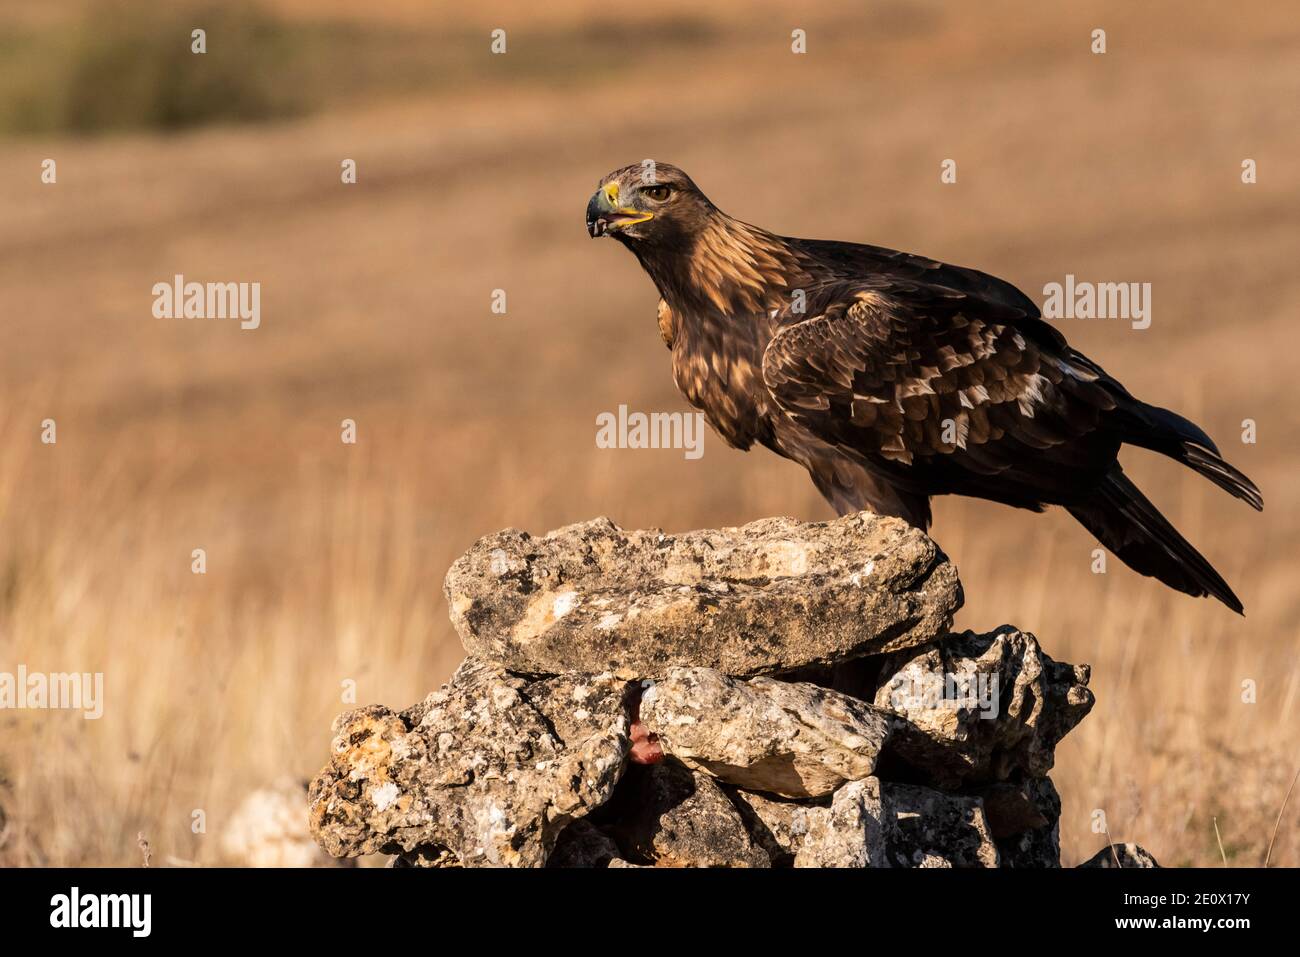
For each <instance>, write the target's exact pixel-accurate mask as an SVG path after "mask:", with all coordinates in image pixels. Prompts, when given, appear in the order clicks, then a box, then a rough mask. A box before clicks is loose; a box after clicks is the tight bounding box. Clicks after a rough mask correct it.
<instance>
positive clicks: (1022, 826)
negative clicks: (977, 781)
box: [980, 778, 1061, 868]
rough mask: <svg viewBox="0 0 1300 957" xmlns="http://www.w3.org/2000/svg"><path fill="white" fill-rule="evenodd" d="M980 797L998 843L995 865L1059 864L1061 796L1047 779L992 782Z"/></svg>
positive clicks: (1055, 865) (1030, 865)
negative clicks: (997, 862)
mask: <svg viewBox="0 0 1300 957" xmlns="http://www.w3.org/2000/svg"><path fill="white" fill-rule="evenodd" d="M980 797H981V798H982V799H983V801H984V811H985V814H986V815H987V816H988V821H989V830H990V831H991V832H992V834H993V839H994V840H995V841H996V842H997V845H998V858H999V862H1000V863H999V866H1001V867H1031V868H1043V867H1048V868H1050V867H1060V866H1061V832H1060V820H1061V796H1060V795H1059V794H1057V793H1056V788H1055V786H1053V784H1052V782H1051V779H1050V778H1034V779H1031V780H1028V781H1022V782H1018V783H1012V782H1001V783H998V784H992V785H989V786H988V787H986V788H983V789H982V790H981V791H980Z"/></svg>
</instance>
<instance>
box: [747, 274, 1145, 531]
mask: <svg viewBox="0 0 1300 957" xmlns="http://www.w3.org/2000/svg"><path fill="white" fill-rule="evenodd" d="M778 321H779V323H780V325H779V328H778V331H777V333H776V335H775V336H774V337H773V338H772V340H771V342H770V343H769V345H768V347H767V349H766V352H765V354H764V357H763V379H764V383H765V385H766V386H767V388H768V390H769V391H770V392H771V394H772V397H773V398H774V400H775V401H776V403H777V405H778V406H779V407H780V408H781V409H782V410H784V411H785V412H786V413H787V414H788V415H789V416H790V417H791V418H792V419H793V420H794V421H795V422H796V423H798V424H799V425H801V426H802V427H804V428H806V429H807V430H808V431H809V432H811V433H812V434H813V435H815V436H817V437H818V438H820V439H822V440H823V441H825V442H827V443H829V444H831V445H833V446H835V447H837V448H840V449H842V450H845V451H847V452H851V453H852V454H854V455H855V457H857V458H858V459H859V460H861V461H863V462H864V463H866V464H867V465H868V466H869V467H870V468H872V469H873V470H874V471H876V472H877V473H878V474H883V475H885V476H887V477H888V478H889V479H890V480H891V481H893V482H895V483H897V484H898V485H899V486H900V487H902V488H905V489H910V490H912V491H915V492H921V493H924V494H940V493H949V492H951V493H959V494H965V495H977V496H980V497H983V498H991V499H994V500H996V501H1001V502H1006V503H1007V504H1011V505H1019V506H1022V507H1026V508H1040V507H1041V505H1042V504H1043V503H1052V502H1056V503H1068V502H1070V501H1074V500H1077V499H1078V498H1079V497H1080V496H1082V495H1086V494H1087V492H1088V491H1089V490H1090V483H1095V482H1096V481H1097V480H1098V479H1099V477H1100V476H1101V475H1102V474H1104V473H1105V471H1106V469H1108V468H1109V467H1110V465H1111V463H1113V462H1114V459H1115V453H1116V451H1117V450H1118V448H1119V439H1118V438H1116V437H1115V436H1114V435H1113V434H1111V433H1110V431H1109V430H1108V429H1106V428H1105V427H1104V426H1103V425H1102V419H1103V416H1104V415H1105V413H1107V412H1108V411H1109V410H1111V409H1113V408H1115V405H1116V399H1117V395H1116V393H1115V391H1114V389H1113V388H1112V384H1114V386H1116V387H1118V384H1117V383H1114V381H1113V380H1111V379H1110V378H1109V377H1107V376H1106V375H1105V373H1104V372H1103V371H1102V370H1101V369H1099V368H1098V367H1096V366H1095V365H1093V364H1092V363H1091V362H1089V361H1088V360H1087V359H1086V358H1084V357H1083V356H1080V355H1079V354H1078V353H1075V352H1074V351H1073V350H1071V349H1070V348H1069V347H1068V346H1067V345H1066V344H1065V341H1064V339H1063V338H1062V337H1061V336H1060V335H1059V333H1057V332H1056V331H1055V330H1053V329H1052V328H1051V327H1050V326H1048V325H1047V324H1046V323H1044V322H1042V320H1040V319H1038V317H1037V316H1036V315H1027V314H1026V312H1025V310H1024V309H1023V308H1020V307H1019V306H1018V305H1016V304H1013V303H1008V302H1005V301H999V300H998V299H995V298H992V297H984V296H981V295H979V294H978V293H973V292H971V291H963V290H958V289H954V288H949V287H946V286H943V285H938V284H933V283H923V282H919V283H916V282H906V281H900V280H897V279H895V280H891V281H888V282H882V281H879V280H877V281H867V282H863V283H852V282H842V283H835V284H832V285H827V286H823V287H820V288H818V289H815V290H812V291H810V292H809V293H808V294H807V301H806V308H805V313H804V315H803V316H799V315H792V314H789V313H786V314H783V315H780V316H779V317H778ZM1121 391H1122V389H1121Z"/></svg>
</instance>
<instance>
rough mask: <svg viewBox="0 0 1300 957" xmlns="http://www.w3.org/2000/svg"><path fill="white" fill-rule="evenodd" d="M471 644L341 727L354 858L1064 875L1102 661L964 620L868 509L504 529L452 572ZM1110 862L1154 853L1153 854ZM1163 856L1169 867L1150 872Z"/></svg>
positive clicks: (334, 794)
mask: <svg viewBox="0 0 1300 957" xmlns="http://www.w3.org/2000/svg"><path fill="white" fill-rule="evenodd" d="M445 590H446V594H447V598H448V604H449V608H450V611H451V617H452V621H453V623H454V625H455V627H456V629H457V631H458V633H459V634H460V637H461V639H462V642H463V644H464V646H465V650H466V652H467V654H468V657H467V658H466V659H465V661H464V663H463V664H462V665H461V666H460V668H459V669H458V670H457V671H456V673H455V674H454V675H453V676H452V678H451V680H450V681H449V682H448V683H447V685H445V686H444V687H443V688H441V689H440V690H438V691H435V692H433V693H432V694H430V695H429V696H428V697H426V698H425V699H424V700H423V701H421V702H419V703H418V704H416V705H414V706H412V707H410V708H407V709H406V710H405V711H400V712H395V711H391V710H389V709H388V708H385V707H382V706H379V705H372V706H370V707H366V708H360V709H357V710H354V711H350V712H347V713H346V714H343V715H341V716H340V717H339V718H338V719H337V720H336V721H335V724H334V733H335V737H334V740H333V745H332V751H331V757H330V760H329V763H328V764H327V765H326V766H325V767H324V768H323V769H322V771H321V772H320V774H318V775H317V777H316V779H315V780H314V781H313V782H312V785H311V788H310V792H309V805H310V815H309V817H310V827H311V830H312V833H313V834H314V836H315V837H316V840H317V841H318V843H319V844H320V845H321V847H323V848H324V849H325V850H326V851H328V852H329V853H330V854H331V855H333V856H335V857H341V858H353V857H357V856H360V855H365V854H373V853H383V854H388V855H391V856H392V862H393V864H394V865H395V866H411V867H542V866H549V867H610V868H636V867H1058V866H1059V865H1060V846H1059V828H1058V821H1059V818H1060V814H1061V804H1060V798H1059V796H1058V795H1057V793H1056V789H1055V788H1054V787H1053V786H1052V783H1051V781H1050V779H1049V778H1048V777H1047V774H1048V772H1049V771H1050V770H1051V768H1052V766H1053V762H1054V752H1055V748H1056V745H1057V743H1058V742H1059V741H1060V740H1061V738H1062V737H1063V736H1064V735H1065V734H1067V733H1068V732H1069V731H1070V730H1071V729H1072V728H1073V727H1074V726H1075V725H1077V724H1078V722H1079V721H1080V720H1082V719H1083V717H1084V716H1085V715H1086V714H1087V713H1088V710H1089V709H1090V708H1091V706H1092V702H1093V699H1092V693H1091V692H1090V691H1089V690H1088V688H1087V684H1088V669H1087V667H1086V666H1073V665H1066V664H1061V663H1058V662H1055V661H1053V660H1052V659H1051V658H1049V657H1048V656H1047V655H1046V654H1044V653H1043V651H1042V649H1041V647H1040V646H1039V643H1038V640H1037V639H1036V638H1035V637H1034V636H1033V635H1030V634H1028V633H1026V632H1022V631H1019V630H1017V629H1015V628H1013V627H1011V626H1004V627H1002V628H999V629H996V630H994V631H992V632H988V633H986V634H977V633H974V632H969V631H968V632H964V633H962V634H952V633H951V632H950V628H951V624H952V616H953V613H954V612H955V611H956V610H957V608H958V607H960V604H961V598H962V596H961V586H960V583H959V582H958V580H957V576H956V571H955V570H954V569H953V567H952V565H951V563H949V562H948V560H947V558H946V557H945V556H944V555H943V553H942V552H941V551H940V550H939V549H938V547H937V546H936V545H935V544H934V543H933V542H932V541H931V540H930V539H929V538H927V537H926V536H925V535H924V534H922V533H921V532H919V531H917V530H915V529H912V528H909V527H908V526H906V525H905V524H903V523H901V522H899V521H897V520H895V519H888V518H878V517H875V516H872V515H869V514H866V513H863V514H860V515H853V516H847V517H845V518H841V519H837V520H836V521H832V522H821V523H801V522H797V521H794V520H793V519H766V520H764V521H760V522H754V523H752V524H750V525H746V526H744V527H742V528H731V529H718V530H704V531H698V532H688V533H684V534H677V535H669V534H666V533H664V532H660V531H657V530H650V531H627V530H624V529H621V528H619V527H618V526H617V525H615V524H614V523H613V522H610V521H609V520H608V519H596V520H594V521H590V522H585V523H582V524H579V525H571V526H568V527H566V528H562V529H559V530H557V531H555V532H552V533H550V534H548V535H545V536H542V537H534V536H531V535H529V534H527V533H526V532H521V531H517V530H514V529H508V530H506V531H503V532H499V533H497V534H495V535H490V536H488V537H486V538H485V539H483V540H482V541H480V542H478V543H477V544H476V545H474V546H473V547H472V548H471V549H470V550H469V551H468V552H467V553H466V554H465V555H464V556H462V557H461V558H460V559H458V560H457V561H456V562H455V563H454V564H453V566H452V568H451V570H450V571H449V572H448V575H447V580H446V586H445ZM1105 854H1106V855H1108V860H1109V862H1110V863H1107V861H1106V860H1102V859H1101V856H1100V855H1099V857H1098V858H1094V859H1093V860H1092V861H1090V862H1089V864H1088V865H1086V866H1103V867H1104V866H1114V862H1115V861H1119V862H1121V863H1122V864H1123V866H1155V865H1154V860H1153V859H1151V858H1150V855H1148V854H1146V852H1144V851H1141V849H1140V848H1137V847H1136V845H1131V846H1122V847H1121V846H1117V847H1116V848H1115V849H1107V850H1106V852H1105ZM1147 862H1149V863H1147Z"/></svg>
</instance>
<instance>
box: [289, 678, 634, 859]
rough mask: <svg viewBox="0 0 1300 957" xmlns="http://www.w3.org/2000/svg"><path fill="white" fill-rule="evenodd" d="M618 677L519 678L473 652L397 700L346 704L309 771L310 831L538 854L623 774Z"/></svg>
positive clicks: (624, 738) (472, 854)
mask: <svg viewBox="0 0 1300 957" xmlns="http://www.w3.org/2000/svg"><path fill="white" fill-rule="evenodd" d="M625 687H626V685H625V683H624V682H622V681H619V680H617V679H614V678H613V677H611V676H609V675H604V676H599V677H592V676H581V675H575V676H570V677H563V678H551V679H547V680H543V681H527V680H525V679H523V678H520V677H518V676H516V675H511V674H509V673H507V672H504V671H502V670H501V669H499V668H496V667H494V666H490V665H486V664H483V663H481V662H476V661H474V660H472V659H471V660H468V661H466V662H465V663H464V664H463V665H461V667H460V669H459V670H458V671H457V672H456V674H455V675H454V676H453V678H452V680H451V682H450V683H449V684H448V685H446V686H445V687H444V688H443V689H442V690H440V691H437V692H434V693H433V694H431V695H429V696H428V697H427V698H426V699H425V700H424V701H423V702H421V703H420V704H418V705H416V706H414V707H412V708H410V709H408V710H407V711H405V712H402V713H400V714H395V713H393V712H392V711H389V710H388V709H387V708H384V707H380V706H378V705H375V706H371V707H368V708H362V709H359V710H356V711H351V712H348V713H346V714H343V715H341V716H339V718H338V719H336V721H335V723H334V730H335V732H336V735H337V736H336V737H335V739H334V742H333V758H332V759H331V760H330V763H329V764H328V765H326V766H325V768H324V769H323V770H322V771H321V772H320V774H319V775H317V777H316V779H315V781H313V782H312V786H311V791H310V824H311V829H312V833H313V834H314V835H315V837H316V840H317V841H318V842H319V843H320V844H321V846H322V847H324V848H325V850H327V851H328V852H329V853H330V854H332V855H334V856H336V857H353V856H356V855H359V854H367V853H372V852H375V851H380V850H387V851H389V852H390V853H391V852H394V851H398V850H403V851H411V850H413V849H415V848H418V847H422V846H425V845H438V846H440V847H443V848H447V849H448V850H449V851H450V852H451V853H452V854H454V855H455V857H456V859H457V860H458V861H459V862H460V863H461V864H463V865H465V866H471V867H472V866H515V867H537V866H541V865H542V864H544V863H545V861H546V858H547V856H548V854H549V853H550V851H551V849H552V847H553V845H554V842H555V839H556V837H557V836H558V835H559V833H560V832H561V831H562V830H563V829H564V827H565V825H567V824H568V823H569V822H571V821H573V820H575V819H577V818H580V817H582V816H584V815H585V814H586V813H588V812H589V811H590V810H591V809H592V808H595V807H598V806H600V805H601V804H603V803H604V802H605V801H606V800H607V799H608V798H609V796H610V794H611V793H612V792H613V790H614V786H615V784H616V783H617V782H618V779H619V776H620V774H621V773H622V770H623V765H624V763H625V759H626V754H627V750H628V747H629V740H628V719H627V715H626V711H625V708H624V694H625Z"/></svg>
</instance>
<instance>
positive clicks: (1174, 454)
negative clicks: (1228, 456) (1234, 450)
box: [1117, 397, 1264, 511]
mask: <svg viewBox="0 0 1300 957" xmlns="http://www.w3.org/2000/svg"><path fill="white" fill-rule="evenodd" d="M1127 399H1128V401H1126V402H1125V403H1123V404H1122V405H1121V407H1120V409H1119V410H1117V411H1118V416H1119V417H1118V420H1117V421H1118V422H1119V423H1120V424H1121V426H1122V428H1121V435H1122V436H1123V439H1124V441H1125V442H1128V443H1129V444H1131V445H1136V446H1139V447H1141V448H1144V449H1151V450H1152V451H1153V452H1160V453H1161V454H1163V455H1167V456H1169V457H1170V458H1172V459H1177V460H1178V461H1179V462H1182V463H1183V464H1184V465H1186V466H1187V467H1188V468H1190V469H1192V470H1193V471H1195V472H1197V473H1198V474H1200V475H1203V476H1205V477H1206V478H1207V479H1209V480H1210V481H1211V482H1213V483H1214V484H1215V485H1217V486H1219V488H1221V489H1223V490H1224V491H1225V492H1227V493H1228V494H1230V495H1234V496H1236V497H1237V498H1239V499H1241V500H1242V501H1243V502H1246V503H1248V504H1249V505H1250V506H1251V507H1252V508H1254V509H1255V510H1256V511H1263V509H1264V497H1263V496H1262V495H1260V492H1259V489H1258V488H1257V487H1256V486H1255V483H1254V482H1252V481H1251V480H1250V479H1248V478H1247V477H1246V476H1245V475H1244V474H1243V473H1242V472H1241V471H1239V470H1238V469H1235V468H1233V467H1232V466H1231V465H1229V464H1228V463H1227V462H1226V461H1225V460H1224V458H1223V456H1222V455H1220V454H1219V449H1218V447H1217V446H1216V445H1215V444H1214V442H1213V441H1212V440H1211V439H1210V437H1209V436H1208V435H1206V434H1205V432H1204V431H1203V430H1202V429H1201V428H1200V427H1199V426H1198V425H1196V423H1194V422H1190V421H1188V420H1187V419H1185V418H1183V417H1182V416H1181V415H1179V414H1178V413H1176V412H1171V411H1169V410H1168V409H1162V408H1160V407H1159V406H1154V405H1147V404H1146V403H1145V402H1139V401H1138V400H1137V399H1133V398H1132V397H1127Z"/></svg>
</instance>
